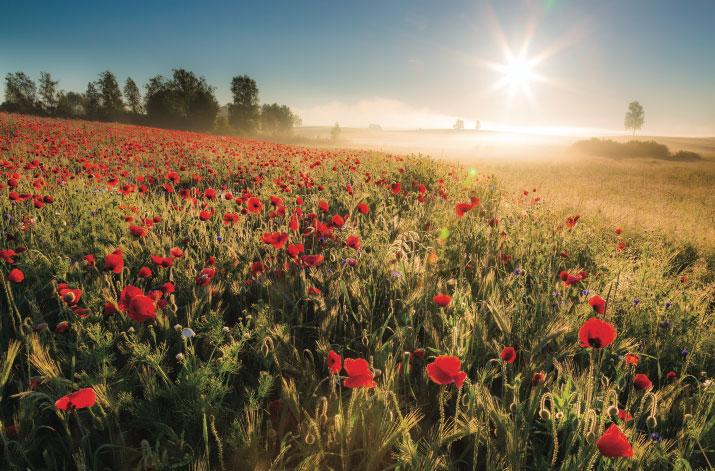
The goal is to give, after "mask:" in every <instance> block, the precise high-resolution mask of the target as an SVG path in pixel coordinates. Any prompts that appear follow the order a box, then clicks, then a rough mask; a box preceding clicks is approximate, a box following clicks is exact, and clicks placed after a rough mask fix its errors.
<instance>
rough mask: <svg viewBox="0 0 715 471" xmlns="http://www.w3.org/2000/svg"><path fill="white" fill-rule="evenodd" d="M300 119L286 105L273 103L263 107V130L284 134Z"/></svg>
mask: <svg viewBox="0 0 715 471" xmlns="http://www.w3.org/2000/svg"><path fill="white" fill-rule="evenodd" d="M299 120H300V118H299V117H298V116H296V115H295V114H294V113H293V112H292V111H291V109H290V108H288V107H287V106H286V105H279V104H278V103H273V104H272V105H268V104H265V105H263V107H262V108H261V131H263V132H268V133H273V134H276V133H278V134H283V133H287V132H290V131H291V130H292V129H293V126H294V125H295V124H296V123H297V122H298V121H299Z"/></svg>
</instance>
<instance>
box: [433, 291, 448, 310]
mask: <svg viewBox="0 0 715 471" xmlns="http://www.w3.org/2000/svg"><path fill="white" fill-rule="evenodd" d="M432 301H434V303H435V304H436V305H437V306H439V307H447V306H449V303H451V302H452V296H450V295H448V294H436V295H434V297H433V298H432Z"/></svg>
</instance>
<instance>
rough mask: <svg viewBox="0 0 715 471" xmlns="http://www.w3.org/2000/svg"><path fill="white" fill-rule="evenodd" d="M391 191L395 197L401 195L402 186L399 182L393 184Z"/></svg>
mask: <svg viewBox="0 0 715 471" xmlns="http://www.w3.org/2000/svg"><path fill="white" fill-rule="evenodd" d="M390 191H392V194H393V195H397V194H399V193H400V191H402V184H401V183H399V182H393V183H392V184H391V185H390Z"/></svg>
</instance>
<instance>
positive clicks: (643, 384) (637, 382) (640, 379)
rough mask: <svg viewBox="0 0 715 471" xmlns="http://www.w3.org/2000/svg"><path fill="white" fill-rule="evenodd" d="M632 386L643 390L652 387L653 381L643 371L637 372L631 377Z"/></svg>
mask: <svg viewBox="0 0 715 471" xmlns="http://www.w3.org/2000/svg"><path fill="white" fill-rule="evenodd" d="M633 386H634V387H635V388H636V389H637V390H639V391H645V390H648V389H650V388H652V387H653V383H652V382H651V380H650V378H648V376H646V375H644V374H643V373H638V374H637V375H635V376H634V377H633Z"/></svg>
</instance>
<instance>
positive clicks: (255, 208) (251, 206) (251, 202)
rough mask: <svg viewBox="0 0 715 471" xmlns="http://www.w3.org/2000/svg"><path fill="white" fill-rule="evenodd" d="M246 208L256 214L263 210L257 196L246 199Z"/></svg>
mask: <svg viewBox="0 0 715 471" xmlns="http://www.w3.org/2000/svg"><path fill="white" fill-rule="evenodd" d="M246 209H247V210H248V212H249V213H251V214H258V213H260V212H261V211H263V204H262V203H261V200H259V199H258V198H256V197H251V198H248V200H246Z"/></svg>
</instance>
